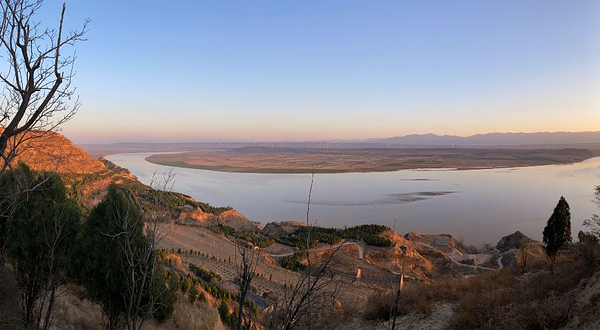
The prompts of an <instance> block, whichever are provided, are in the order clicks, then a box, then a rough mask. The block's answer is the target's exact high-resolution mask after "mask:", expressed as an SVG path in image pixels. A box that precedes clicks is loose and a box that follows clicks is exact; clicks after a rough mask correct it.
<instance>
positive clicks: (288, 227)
mask: <svg viewBox="0 0 600 330" xmlns="http://www.w3.org/2000/svg"><path fill="white" fill-rule="evenodd" d="M304 226H306V223H304V222H300V221H281V222H271V223H268V224H267V225H266V226H265V227H264V228H263V230H262V231H263V233H265V234H267V235H272V236H277V237H283V236H287V235H288V234H291V233H292V232H293V231H294V230H296V229H297V228H298V227H304Z"/></svg>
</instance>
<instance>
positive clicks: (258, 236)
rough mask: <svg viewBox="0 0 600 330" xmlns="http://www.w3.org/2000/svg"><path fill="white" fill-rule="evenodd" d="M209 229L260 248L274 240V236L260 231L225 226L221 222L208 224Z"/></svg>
mask: <svg viewBox="0 0 600 330" xmlns="http://www.w3.org/2000/svg"><path fill="white" fill-rule="evenodd" d="M209 229H210V230H211V231H212V232H214V233H215V234H223V235H227V236H230V237H235V238H237V239H241V240H244V241H246V242H250V243H252V244H254V245H256V246H259V247H260V248H266V247H268V246H270V245H272V244H273V243H275V241H276V238H274V237H271V236H270V235H267V234H264V233H261V232H253V231H248V230H243V229H240V230H236V229H235V228H233V227H229V226H225V225H223V224H218V225H216V226H210V227H209Z"/></svg>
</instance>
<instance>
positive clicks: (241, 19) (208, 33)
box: [41, 0, 600, 142]
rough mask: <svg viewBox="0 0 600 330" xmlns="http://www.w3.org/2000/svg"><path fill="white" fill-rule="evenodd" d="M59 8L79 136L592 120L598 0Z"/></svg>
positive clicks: (332, 134)
mask: <svg viewBox="0 0 600 330" xmlns="http://www.w3.org/2000/svg"><path fill="white" fill-rule="evenodd" d="M60 5H61V2H60V1H57V0H51V1H47V2H45V3H44V7H43V10H42V12H41V14H42V16H41V19H43V20H44V21H53V20H54V19H55V18H56V16H57V15H58V13H59V9H60ZM67 6H68V8H67V14H68V15H67V21H66V22H65V24H66V27H67V28H72V27H73V28H75V27H78V26H79V25H80V24H81V23H82V22H83V20H84V19H85V18H88V17H89V18H90V19H91V24H90V26H89V30H90V31H89V34H88V35H87V37H88V41H86V42H85V43H82V44H81V45H79V46H78V47H77V56H78V60H77V64H76V67H77V70H78V72H77V76H76V78H75V80H74V85H75V86H77V87H78V93H79V94H80V97H81V100H82V101H83V107H82V108H81V109H80V111H79V113H78V115H77V116H75V118H74V119H73V120H72V121H70V122H69V123H67V124H66V125H65V126H64V131H63V133H64V134H65V135H66V136H68V137H69V138H71V139H73V140H75V141H78V142H92V141H95V142H98V141H107V140H110V141H144V140H161V141H165V140H177V141H184V140H215V139H223V140H236V141H240V140H243V141H275V140H297V141H305V140H329V139H366V138H375V137H391V136H400V135H406V134H413V133H434V134H439V135H446V134H448V135H459V136H468V135H473V134H477V133H482V132H521V131H523V132H539V131H598V130H600V125H599V124H598V123H600V111H598V110H600V109H599V108H600V96H599V95H598V93H597V91H598V90H600V79H599V77H600V38H599V37H600V25H599V24H597V17H598V14H599V13H600V2H597V1H589V0H588V1H577V2H565V1H542V0H537V1H527V2H523V1H503V2H502V3H489V2H481V1H452V2H449V1H440V0H438V1H419V2H364V1H331V2H322V1H308V2H307V1H303V2H281V1H261V2H259V3H256V2H244V1H230V2H221V1H219V2H213V1H200V2H197V1H179V2H177V3H168V4H165V3H164V2H158V1H143V2H142V1H139V0H138V1H127V2H123V1H120V2H117V1H103V2H97V1H77V2H69V3H68V4H67Z"/></svg>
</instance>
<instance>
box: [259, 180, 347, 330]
mask: <svg viewBox="0 0 600 330" xmlns="http://www.w3.org/2000/svg"><path fill="white" fill-rule="evenodd" d="M313 183H314V173H312V175H311V181H310V188H309V191H308V201H307V208H306V226H307V233H306V258H307V266H306V268H305V270H304V272H303V273H302V274H301V276H300V277H299V278H298V279H297V280H296V282H295V283H294V284H292V286H291V288H290V290H289V291H287V290H286V291H285V298H284V300H283V302H278V303H276V305H275V306H274V309H273V312H272V314H271V317H270V320H269V321H268V327H269V329H281V330H291V329H312V327H313V324H314V321H315V320H314V319H315V316H317V313H315V311H319V313H324V312H326V311H328V310H331V311H332V310H333V309H334V307H335V302H336V298H337V297H338V295H339V293H340V291H341V289H342V282H341V281H340V280H339V279H338V278H336V273H335V271H334V270H333V266H334V263H335V261H336V258H335V257H336V254H337V253H338V251H339V250H340V249H341V248H342V247H343V246H344V241H342V242H340V243H338V244H337V245H334V246H332V247H331V249H330V250H329V251H325V252H324V253H325V256H324V257H323V258H321V259H320V260H317V259H316V258H315V256H313V255H312V254H311V252H310V251H311V238H310V234H311V231H312V228H313V227H314V226H315V225H316V223H311V222H310V203H311V198H312V191H313ZM286 286H287V285H286Z"/></svg>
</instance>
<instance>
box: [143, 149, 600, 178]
mask: <svg viewBox="0 0 600 330" xmlns="http://www.w3.org/2000/svg"><path fill="white" fill-rule="evenodd" d="M598 155H599V152H598V151H593V150H589V149H575V148H568V149H536V150H527V149H525V150H524V149H496V148H486V149H483V148H410V149H403V148H391V149H387V148H357V149H351V148H339V149H328V148H278V147H244V148H237V149H229V150H203V151H192V152H181V153H170V154H156V155H152V156H149V157H147V158H146V160H147V161H149V162H151V163H155V164H160V165H166V166H174V167H185V168H197V169H204V170H213V171H222V172H241V173H311V172H314V173H346V172H386V171H397V170H405V169H435V168H455V169H480V168H502V167H522V166H539V165H551V164H568V163H575V162H580V161H583V160H585V159H588V158H591V157H594V156H598Z"/></svg>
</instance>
